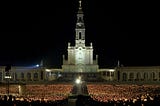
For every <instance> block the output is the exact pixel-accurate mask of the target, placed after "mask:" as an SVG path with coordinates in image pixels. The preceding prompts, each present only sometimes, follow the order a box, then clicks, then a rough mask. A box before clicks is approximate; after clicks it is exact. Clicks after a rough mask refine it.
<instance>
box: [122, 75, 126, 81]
mask: <svg viewBox="0 0 160 106" xmlns="http://www.w3.org/2000/svg"><path fill="white" fill-rule="evenodd" d="M122 81H127V73H123V74H122Z"/></svg>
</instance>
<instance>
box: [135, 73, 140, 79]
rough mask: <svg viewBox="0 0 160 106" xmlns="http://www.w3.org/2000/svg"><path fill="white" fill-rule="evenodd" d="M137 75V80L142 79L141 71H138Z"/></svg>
mask: <svg viewBox="0 0 160 106" xmlns="http://www.w3.org/2000/svg"><path fill="white" fill-rule="evenodd" d="M136 76H137V78H136V79H137V80H140V79H141V74H140V73H139V72H138V73H137V75H136Z"/></svg>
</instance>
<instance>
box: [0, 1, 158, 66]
mask: <svg viewBox="0 0 160 106" xmlns="http://www.w3.org/2000/svg"><path fill="white" fill-rule="evenodd" d="M25 7H27V8H25ZM82 7H83V12H84V21H85V26H86V35H85V37H86V45H89V43H90V42H92V43H93V47H94V56H95V55H96V54H98V55H99V66H100V68H104V67H106V68H107V67H114V66H116V64H117V61H118V60H120V63H121V64H123V66H157V65H160V51H159V48H160V45H159V41H160V40H159V38H158V37H157V36H158V35H159V32H158V27H156V26H157V25H156V24H157V22H156V17H157V16H156V15H157V13H156V7H154V6H151V4H149V3H127V4H126V3H123V2H122V1H121V2H112V3H111V2H106V0H105V1H101V0H82ZM77 9H78V0H62V1H60V2H57V1H56V2H52V3H49V2H42V3H36V4H34V5H32V9H31V8H30V7H28V6H24V7H23V5H22V6H20V7H19V6H18V7H16V6H14V8H11V7H10V8H9V9H8V12H7V14H10V15H9V16H6V17H3V19H2V20H3V24H1V32H0V35H1V41H0V45H1V46H0V47H1V48H0V65H6V64H11V65H14V66H29V65H33V64H38V63H40V61H41V59H43V61H44V65H46V66H52V67H53V68H54V67H55V68H58V67H61V64H62V55H63V54H65V55H67V44H68V42H71V45H74V40H75V24H76V13H77ZM28 10H30V11H28ZM6 11H7V10H6ZM28 13H31V15H28ZM12 14H13V15H12ZM15 14H18V15H15Z"/></svg>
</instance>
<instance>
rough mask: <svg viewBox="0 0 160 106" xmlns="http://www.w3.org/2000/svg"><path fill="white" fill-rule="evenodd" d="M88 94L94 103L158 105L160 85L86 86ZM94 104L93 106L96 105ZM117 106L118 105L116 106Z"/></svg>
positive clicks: (140, 105)
mask: <svg viewBox="0 0 160 106" xmlns="http://www.w3.org/2000/svg"><path fill="white" fill-rule="evenodd" d="M87 87H88V93H89V95H90V96H91V98H92V99H93V100H94V101H95V102H96V103H101V104H108V105H109V104H122V106H124V105H125V106H128V104H130V105H129V106H132V105H134V106H142V105H144V104H147V103H152V104H154V106H155V105H156V104H157V103H159V104H160V85H103V84H97V85H95V84H90V85H87ZM96 103H95V104H96ZM113 106H114V105H113ZM118 106H119V105H118Z"/></svg>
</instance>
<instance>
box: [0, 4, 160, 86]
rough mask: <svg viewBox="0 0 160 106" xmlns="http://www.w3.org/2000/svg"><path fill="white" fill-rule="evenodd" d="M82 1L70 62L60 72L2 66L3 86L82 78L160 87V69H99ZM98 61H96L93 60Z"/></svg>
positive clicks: (70, 49)
mask: <svg viewBox="0 0 160 106" xmlns="http://www.w3.org/2000/svg"><path fill="white" fill-rule="evenodd" d="M83 15H84V14H83V11H82V7H81V1H80V3H79V10H78V13H77V22H76V28H75V45H74V46H72V45H71V44H70V43H68V49H67V50H68V55H67V59H66V58H65V55H63V64H62V68H61V69H54V68H50V69H48V68H46V67H43V66H40V67H19V66H11V67H10V69H9V70H6V66H0V83H6V81H10V83H26V84H27V83H49V82H51V83H53V82H57V81H62V82H64V81H65V82H66V81H73V80H75V78H77V77H79V76H80V77H82V79H83V80H84V81H86V82H95V81H97V82H103V83H105V82H107V83H112V84H114V83H138V84H146V83H149V84H160V66H146V67H124V66H122V67H119V66H118V67H115V68H113V69H108V68H105V69H100V68H99V66H98V55H96V57H94V55H93V53H94V52H93V50H94V49H93V45H92V43H90V45H89V46H86V44H85V37H86V36H85V23H84V19H83ZM94 58H95V59H94Z"/></svg>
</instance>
